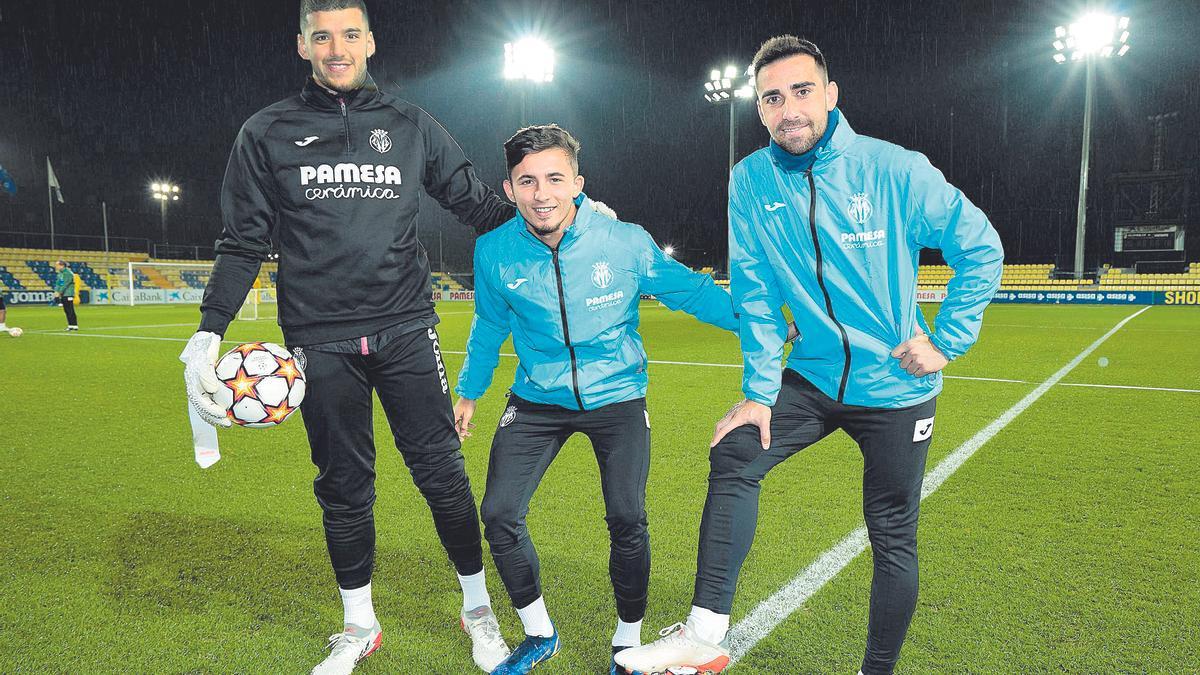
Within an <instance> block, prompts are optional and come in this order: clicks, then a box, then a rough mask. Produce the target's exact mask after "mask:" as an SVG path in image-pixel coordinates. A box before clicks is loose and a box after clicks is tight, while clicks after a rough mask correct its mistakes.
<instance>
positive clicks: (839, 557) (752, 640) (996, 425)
mask: <svg viewBox="0 0 1200 675" xmlns="http://www.w3.org/2000/svg"><path fill="white" fill-rule="evenodd" d="M1147 309H1150V308H1149V307H1143V308H1142V309H1139V310H1138V311H1136V312H1134V313H1133V314H1130V315H1129V316H1127V317H1125V318H1124V319H1122V320H1121V322H1120V323H1118V324H1117V325H1116V326H1113V328H1112V329H1111V330H1109V331H1108V332H1107V333H1105V334H1104V335H1102V336H1101V337H1100V338H1098V339H1097V340H1096V341H1095V342H1093V343H1092V344H1091V345H1089V346H1088V347H1087V349H1084V350H1083V351H1082V352H1080V353H1079V355H1078V356H1076V357H1075V358H1073V359H1071V360H1070V361H1069V362H1068V363H1067V365H1065V366H1063V367H1062V368H1060V369H1059V370H1058V372H1056V373H1054V374H1053V375H1051V376H1050V377H1049V378H1048V379H1047V380H1046V381H1045V382H1042V383H1041V384H1039V385H1038V386H1037V388H1035V389H1034V390H1033V391H1031V392H1029V393H1028V394H1026V395H1025V397H1024V398H1022V399H1021V400H1020V401H1018V402H1017V403H1016V405H1014V406H1013V407H1011V408H1009V409H1008V410H1007V411H1005V412H1004V414H1002V415H1000V416H999V417H997V418H996V419H995V420H993V421H992V423H991V424H989V425H987V426H986V427H984V428H983V429H982V430H980V431H979V432H978V433H976V434H975V435H974V436H972V437H971V438H970V439H968V440H967V441H966V442H965V443H963V444H962V445H960V446H959V447H958V449H956V450H955V451H954V452H952V453H950V455H949V456H947V457H946V458H945V459H943V460H942V461H941V462H940V463H939V464H938V465H937V466H936V467H934V468H933V470H932V471H930V472H929V473H927V474H925V483H924V487H923V488H922V489H921V500H922V501H924V500H925V498H926V497H928V496H929V495H931V494H933V493H934V491H936V490H937V489H938V487H940V486H941V484H942V483H944V482H945V481H946V479H947V478H949V477H950V476H951V475H953V474H954V472H955V471H958V468H959V467H961V466H962V465H963V463H964V462H966V461H967V460H968V459H970V458H971V455H974V454H975V452H976V451H977V450H979V448H981V447H983V445H984V444H985V443H987V442H988V441H989V440H991V439H992V437H993V436H995V435H996V434H998V433H1000V431H1001V430H1003V429H1004V428H1005V427H1007V426H1008V425H1009V424H1010V423H1012V421H1013V420H1014V419H1016V418H1017V416H1018V415H1020V414H1021V413H1022V412H1024V411H1025V410H1026V409H1027V408H1028V407H1029V406H1031V405H1033V404H1034V403H1035V402H1037V400H1038V399H1040V398H1041V397H1042V396H1043V395H1044V394H1045V393H1046V392H1047V391H1049V390H1050V388H1051V387H1053V386H1054V385H1055V384H1058V382H1059V380H1061V379H1062V378H1064V377H1066V375H1067V373H1069V372H1071V370H1072V369H1074V368H1075V366H1078V365H1079V364H1080V363H1081V362H1082V361H1083V360H1084V359H1085V358H1087V357H1088V355H1089V354H1091V353H1092V352H1093V351H1095V350H1096V348H1097V347H1099V346H1100V345H1101V344H1103V343H1104V341H1105V340H1107V339H1108V338H1110V337H1112V335H1113V334H1114V333H1116V332H1117V331H1119V330H1121V328H1122V327H1123V326H1124V325H1125V324H1127V323H1129V322H1130V321H1132V320H1133V319H1134V318H1136V317H1137V316H1138V315H1140V314H1141V313H1142V312H1145V311H1146V310H1147ZM868 543H869V542H868V540H867V528H866V527H865V526H860V527H858V528H857V529H856V530H854V531H853V532H851V533H850V534H848V535H847V536H846V537H845V538H844V539H842V540H841V541H840V542H838V544H837V545H836V546H834V547H833V548H831V549H829V550H828V551H826V552H825V553H822V554H821V556H820V557H819V558H817V559H816V561H814V562H813V563H812V564H811V565H809V566H808V567H807V568H806V569H805V570H804V571H802V572H801V573H800V574H799V575H797V576H796V577H795V578H793V579H792V580H791V581H790V582H788V583H787V585H785V586H784V587H783V588H781V589H779V590H778V591H776V592H775V593H773V594H772V595H771V596H770V597H768V598H767V599H766V600H763V601H762V602H760V603H758V606H756V607H755V608H754V609H752V610H751V611H750V613H749V614H747V615H746V616H745V617H743V618H742V620H741V621H739V622H737V624H736V625H734V627H733V628H732V629H731V630H730V631H729V644H730V650H729V651H730V656H731V659H732V660H731V663H736V662H737V661H738V660H740V659H741V658H742V657H744V656H745V655H746V653H747V652H749V651H750V650H751V649H753V648H754V646H755V645H757V644H758V643H759V642H760V641H761V640H762V639H763V638H765V637H766V636H767V635H770V633H771V631H773V630H775V628H776V627H778V626H779V624H780V623H782V622H783V621H784V619H786V618H787V617H788V616H790V615H791V614H792V612H794V611H796V610H797V609H799V608H800V607H801V606H802V605H803V604H804V603H805V602H807V601H808V599H809V598H811V597H812V596H813V595H814V594H815V593H816V592H817V591H819V590H821V588H822V587H823V586H825V584H827V583H829V581H830V580H831V579H833V578H834V577H835V576H837V574H838V573H839V572H841V571H842V570H843V569H845V568H846V566H847V565H849V564H850V561H852V560H854V559H855V558H856V557H858V555H859V554H861V553H862V552H863V551H865V550H866V549H867V546H868Z"/></svg>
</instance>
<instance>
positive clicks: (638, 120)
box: [0, 0, 1200, 270]
mask: <svg viewBox="0 0 1200 675" xmlns="http://www.w3.org/2000/svg"><path fill="white" fill-rule="evenodd" d="M368 6H369V8H370V12H371V28H372V30H373V32H374V34H375V40H376V44H377V47H378V51H377V53H376V56H375V57H374V58H373V59H372V60H371V63H370V71H371V73H372V74H373V75H374V77H375V79H376V81H377V82H378V83H379V85H380V86H381V87H382V88H384V89H386V90H389V91H392V92H394V93H396V94H398V95H399V96H401V97H403V98H405V99H408V100H410V101H412V102H413V103H416V104H417V105H419V106H421V107H423V108H425V109H426V110H428V111H429V112H430V113H431V114H432V115H433V116H434V117H436V118H437V119H438V120H440V121H441V122H442V124H443V125H445V126H446V128H447V129H449V131H450V132H451V134H452V135H453V136H454V137H455V138H456V139H457V140H458V141H459V143H460V144H461V145H462V146H463V149H464V150H465V151H466V153H467V156H468V157H469V158H471V159H472V161H474V163H475V165H476V167H477V169H478V171H479V174H480V175H481V177H482V178H483V179H484V180H486V181H487V182H489V183H490V184H491V185H492V186H493V187H494V188H496V189H497V190H500V189H501V188H500V182H501V180H502V179H503V178H504V163H503V156H502V153H501V143H502V142H503V141H504V139H506V138H507V137H508V136H510V135H511V134H512V133H513V132H514V131H515V130H516V128H517V127H518V125H519V122H520V112H519V110H520V104H519V101H520V98H519V95H518V92H517V89H516V88H515V87H514V86H513V84H512V83H510V82H506V81H505V80H503V79H502V78H501V75H500V73H501V69H502V60H503V57H502V47H503V43H504V42H506V41H511V40H513V39H514V38H516V37H519V36H521V35H523V34H526V33H528V32H530V31H536V32H538V33H540V35H541V36H542V37H544V38H545V39H546V40H547V41H549V42H551V43H552V44H553V45H554V46H555V47H556V48H557V50H558V58H559V66H558V69H557V71H556V74H555V81H554V82H553V83H552V84H550V85H544V86H542V87H540V88H539V89H537V90H536V91H531V92H530V96H529V105H530V110H531V112H530V115H529V121H530V122H533V123H543V122H557V123H559V124H561V125H562V126H564V127H566V128H567V129H569V130H570V131H572V132H573V133H574V134H575V135H576V136H577V137H578V138H579V139H580V141H581V142H582V144H583V153H582V155H581V172H582V173H583V174H584V176H585V177H586V178H587V192H588V194H589V195H591V196H592V197H594V198H596V199H601V200H603V201H605V202H607V203H609V204H610V205H611V206H613V207H614V208H615V209H616V210H617V211H618V213H619V214H620V216H621V217H622V219H624V220H629V221H633V222H637V223H640V224H642V225H643V226H645V227H646V228H647V229H648V230H649V231H650V232H651V233H652V234H654V236H655V237H656V238H657V239H658V241H659V242H660V243H662V244H668V243H669V244H673V245H674V246H675V247H676V248H678V249H681V254H680V255H681V257H682V258H683V259H684V260H685V261H687V262H689V263H693V264H696V265H699V264H702V263H717V262H719V261H720V260H721V259H722V258H723V256H724V251H725V241H724V232H725V197H726V195H725V182H726V175H727V152H728V135H727V134H728V119H729V118H728V114H729V113H728V109H727V108H725V107H721V106H716V105H713V104H710V103H708V102H706V101H705V100H704V98H703V95H702V94H703V83H704V81H705V80H706V78H707V76H708V73H709V71H710V70H711V69H713V68H716V67H721V66H723V65H725V64H726V63H737V64H739V65H740V66H743V67H744V66H745V65H746V64H747V63H748V62H749V60H750V57H751V56H752V55H753V53H754V51H755V50H756V49H757V47H758V45H759V44H760V43H761V42H762V41H763V40H765V39H766V38H768V37H771V36H772V35H776V34H780V33H785V32H791V33H794V34H797V35H800V36H802V37H807V38H809V39H812V40H813V41H814V42H816V43H817V44H818V45H819V46H820V47H821V48H822V50H823V51H824V52H825V54H826V56H827V58H828V60H829V64H830V74H831V76H832V77H833V79H834V80H836V81H837V82H838V83H839V86H840V87H841V104H840V106H841V109H842V111H843V113H844V114H845V116H846V118H847V120H848V121H849V122H850V123H851V125H852V126H853V127H854V128H855V129H856V130H857V131H858V132H859V133H864V134H868V135H872V136H877V137H879V138H883V139H885V140H889V141H892V142H895V143H899V144H901V145H903V146H905V147H908V148H912V149H914V150H918V151H920V152H923V153H925V154H926V155H928V156H929V158H930V159H931V161H932V162H933V163H934V165H935V166H937V167H939V168H940V169H942V171H943V172H944V173H945V174H946V175H947V177H948V178H949V179H950V180H951V182H953V183H954V184H956V185H957V186H959V187H960V188H961V189H962V190H963V191H964V192H965V193H966V194H967V196H968V197H970V198H971V199H972V200H973V201H974V202H975V203H977V204H978V205H979V206H981V207H982V208H983V209H984V210H985V211H986V212H987V213H988V214H989V215H990V216H991V218H992V220H993V222H994V223H995V225H996V227H997V229H998V230H999V231H1000V233H1001V236H1002V238H1003V240H1004V244H1005V248H1006V249H1007V252H1008V259H1009V261H1011V262H1052V261H1053V260H1054V259H1055V256H1056V255H1057V254H1066V255H1070V254H1071V253H1072V252H1073V243H1072V242H1073V236H1074V226H1075V204H1076V193H1077V190H1078V176H1079V173H1078V172H1079V154H1080V142H1081V133H1082V132H1081V127H1082V114H1083V79H1084V78H1083V68H1082V66H1079V65H1073V66H1061V65H1057V64H1055V63H1054V62H1053V61H1052V60H1051V55H1052V53H1053V48H1052V47H1051V45H1050V43H1051V41H1052V39H1053V37H1052V36H1053V29H1054V26H1055V25H1057V24H1061V23H1067V22H1069V20H1070V19H1071V18H1072V16H1073V15H1075V14H1077V13H1078V12H1079V11H1080V9H1081V6H1082V3H1081V2H1080V3H1071V2H991V1H981V0H975V1H967V2H960V1H955V2H941V1H936V2H914V1H911V0H893V1H890V2H885V1H866V0H861V1H853V0H850V1H847V2H832V1H826V2H768V1H765V0H761V1H746V2H732V1H731V2H679V1H674V0H670V1H662V2H618V1H615V0H610V1H593V2H585V1H575V2H454V1H451V2H399V1H395V0H386V1H385V0H375V1H374V2H369V5H368ZM1113 8H1114V12H1115V13H1124V14H1128V15H1129V16H1131V21H1132V25H1131V32H1132V37H1131V39H1130V43H1131V44H1132V49H1131V50H1130V52H1129V54H1128V55H1126V56H1125V57H1123V58H1121V59H1113V60H1108V61H1103V62H1101V68H1100V72H1099V77H1098V84H1099V86H1098V87H1097V106H1096V111H1097V112H1096V119H1095V129H1094V140H1093V142H1094V145H1093V151H1092V152H1093V159H1094V163H1093V169H1092V181H1091V195H1090V199H1089V205H1090V209H1089V223H1091V224H1093V225H1095V229H1090V235H1089V236H1090V237H1091V239H1090V240H1089V244H1090V245H1089V251H1090V252H1092V254H1093V256H1096V255H1101V254H1102V249H1103V250H1111V239H1110V235H1107V234H1104V233H1103V232H1101V231H1100V228H1104V227H1110V226H1111V220H1112V217H1111V213H1109V210H1110V207H1111V205H1112V203H1113V196H1112V194H1113V193H1112V189H1111V187H1110V186H1109V185H1108V184H1107V183H1106V180H1107V178H1108V177H1109V176H1110V175H1111V174H1113V173H1114V172H1119V171H1135V170H1148V169H1149V168H1150V162H1151V133H1150V130H1151V126H1150V123H1149V122H1147V120H1146V116H1147V115H1152V114H1158V113H1169V112H1174V111H1178V112H1179V117H1178V118H1177V119H1176V120H1174V121H1173V122H1172V123H1171V124H1170V125H1169V126H1168V135H1167V139H1168V144H1167V154H1166V167H1167V168H1172V169H1179V168H1188V167H1190V168H1193V169H1194V168H1197V164H1198V162H1197V158H1200V112H1198V109H1200V47H1197V46H1196V42H1195V40H1196V36H1197V32H1198V30H1200V3H1197V2H1194V1H1186V0H1179V1H1177V2H1168V1H1165V0H1157V1H1156V0H1149V1H1145V2H1138V1H1131V2H1127V3H1124V4H1122V5H1114V6H1113ZM297 22H298V2H296V1H295V0H286V1H283V2H277V1H274V0H269V1H268V0H260V1H255V0H246V1H243V2H232V1H227V0H170V1H158V2H132V1H123V2H117V1H115V0H95V1H91V2H89V1H87V0H70V1H67V0H42V1H33V0H17V1H16V2H13V1H10V0H0V88H2V91H3V92H4V95H3V97H0V165H3V166H4V167H5V168H6V169H7V170H8V171H9V173H11V174H12V176H13V177H14V178H15V180H16V182H17V185H18V188H19V192H18V194H17V196H16V197H15V198H12V197H10V196H9V195H8V194H7V193H0V245H20V243H21V242H20V241H19V238H18V237H14V236H13V235H11V234H5V233H6V232H35V233H44V232H46V231H47V196H46V173H45V157H46V156H47V155H49V156H50V158H51V161H52V162H53V164H54V168H55V170H56V173H57V175H58V178H59V180H60V182H61V183H62V186H63V192H64V196H65V198H66V200H67V203H66V204H64V205H61V206H57V205H56V210H55V214H56V215H55V223H56V229H57V231H58V232H59V233H68V234H81V235H99V234H100V232H101V216H100V201H101V200H104V201H106V202H107V203H108V205H109V219H110V220H109V223H110V234H111V235H113V236H121V237H133V238H143V239H145V238H149V239H152V240H154V241H159V240H160V239H161V234H160V227H159V212H158V205H157V203H156V202H154V201H153V200H152V199H150V195H149V190H148V188H147V186H148V184H149V183H150V182H151V181H152V180H153V179H156V178H160V177H161V178H170V179H171V180H173V181H175V182H176V183H178V184H180V185H181V186H182V188H183V199H182V200H181V201H180V202H178V203H176V204H174V205H173V206H172V208H171V210H170V211H169V213H168V240H169V241H170V243H172V244H196V245H200V246H207V247H211V244H212V240H213V239H214V238H215V236H216V234H217V233H218V232H219V229H220V224H219V220H218V216H217V208H216V206H217V193H218V191H219V188H220V183H221V177H222V174H223V171H224V167H225V162H226V159H227V156H228V152H229V148H230V145H231V143H232V141H233V139H234V136H235V135H236V133H237V131H238V129H239V127H240V126H241V124H242V122H243V121H245V119H246V118H247V117H249V116H250V115H251V114H253V113H254V112H255V111H257V110H259V109H260V108H263V107H265V106H267V105H269V104H271V103H273V102H275V101H277V100H279V99H281V98H285V97H287V96H289V95H291V94H293V93H295V92H296V91H298V90H299V88H300V87H301V85H302V84H303V81H304V78H305V76H306V74H307V73H308V72H309V67H308V64H307V63H306V62H304V61H301V60H300V58H299V57H298V56H297V55H296V52H295V34H296V32H297ZM738 118H739V123H738V143H737V152H738V157H739V158H740V157H742V156H745V155H746V154H749V153H750V152H753V151H754V150H755V149H757V148H759V147H762V146H763V145H764V144H765V143H766V142H767V139H768V135H767V132H766V130H765V129H764V128H763V127H762V126H761V125H760V124H759V122H758V119H757V115H756V114H755V111H754V109H753V105H752V104H751V103H747V102H743V103H742V104H741V105H740V107H739V109H738ZM1194 183H1195V179H1193V187H1192V197H1191V201H1192V205H1191V211H1192V214H1193V217H1192V220H1193V221H1195V220H1197V218H1196V216H1197V215H1200V205H1197V203H1196V202H1198V201H1200V188H1198V186H1196V185H1195V184H1194ZM428 205H429V207H430V208H428V209H425V210H424V211H423V214H422V219H421V237H422V240H423V241H424V242H425V245H426V247H427V248H429V249H430V258H431V259H432V260H433V261H434V265H435V268H436V266H437V265H438V262H437V261H438V259H439V251H438V247H439V236H438V234H439V232H440V233H441V234H442V235H443V236H442V238H441V240H442V242H443V245H444V247H445V250H444V253H443V256H444V258H445V261H446V266H447V267H448V268H450V269H457V270H462V269H465V268H466V267H467V266H469V251H470V246H471V243H470V242H471V235H470V230H469V229H468V228H465V227H463V226H461V225H459V224H457V222H456V221H454V220H453V219H452V218H450V217H448V216H446V215H444V214H443V213H442V212H441V211H440V210H439V209H438V208H436V205H435V204H434V203H433V202H432V201H430V202H429V204H428ZM1097 221H1099V222H1097ZM1188 236H1189V246H1188V248H1189V251H1190V252H1191V254H1190V256H1189V258H1190V259H1196V257H1197V253H1200V231H1197V228H1196V227H1194V226H1193V227H1192V229H1191V230H1190V231H1189V235H1188ZM133 243H134V245H135V248H136V247H137V246H140V247H141V249H142V250H145V242H144V241H142V242H140V243H139V242H133ZM28 245H44V242H34V241H32V240H31V241H29V243H28ZM62 246H63V243H62V242H60V247H62ZM94 246H95V247H98V246H99V241H98V240H97V241H96V242H94ZM210 250H211V249H210Z"/></svg>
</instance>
